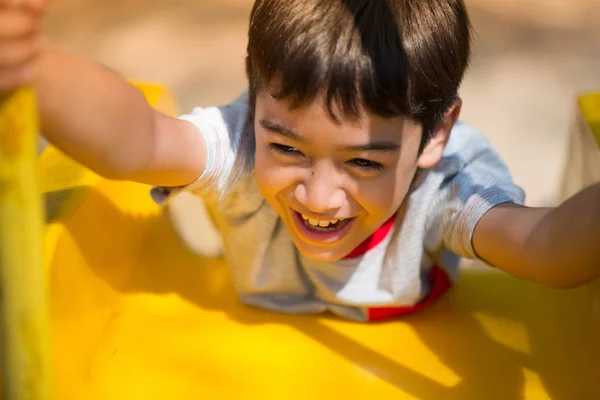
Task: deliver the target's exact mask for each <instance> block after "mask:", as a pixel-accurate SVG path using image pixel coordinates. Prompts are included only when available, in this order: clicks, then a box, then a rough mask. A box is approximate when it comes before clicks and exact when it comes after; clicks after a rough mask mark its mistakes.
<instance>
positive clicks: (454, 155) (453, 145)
mask: <svg viewBox="0 0 600 400" xmlns="http://www.w3.org/2000/svg"><path fill="white" fill-rule="evenodd" d="M475 165H477V166H478V168H490V167H492V168H498V169H501V170H502V171H503V172H508V168H507V166H506V164H505V163H504V160H503V159H502V157H501V156H500V154H498V152H497V151H496V150H495V149H494V147H493V146H492V143H491V142H490V141H489V140H488V139H487V137H485V135H484V134H483V133H481V132H480V131H479V130H477V129H475V128H474V127H472V126H470V125H468V124H466V123H464V122H460V121H459V122H457V123H456V125H455V126H454V128H452V133H451V135H450V139H449V140H448V144H447V145H446V148H445V149H444V153H443V156H442V159H441V160H440V162H439V163H438V165H437V166H436V169H437V170H438V171H443V170H446V172H455V173H458V172H460V171H461V170H463V169H464V168H466V167H467V166H471V167H474V166H475Z"/></svg>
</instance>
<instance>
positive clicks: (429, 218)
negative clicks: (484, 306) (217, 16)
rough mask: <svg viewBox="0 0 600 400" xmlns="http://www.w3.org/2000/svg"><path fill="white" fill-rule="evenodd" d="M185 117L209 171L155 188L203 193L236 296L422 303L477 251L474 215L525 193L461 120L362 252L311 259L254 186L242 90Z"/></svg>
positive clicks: (359, 310) (259, 302)
mask: <svg viewBox="0 0 600 400" xmlns="http://www.w3.org/2000/svg"><path fill="white" fill-rule="evenodd" d="M181 118H182V119H185V120H187V121H190V122H192V123H193V124H195V125H196V126H197V127H198V128H199V130H200V132H202V133H203V134H204V137H205V140H206V143H207V147H208V160H207V165H206V168H205V171H204V173H203V175H202V176H201V177H200V178H199V179H198V181H196V182H195V183H193V184H191V185H189V186H187V187H184V188H176V189H174V188H155V189H154V191H153V195H154V198H155V199H156V200H157V201H158V202H160V203H162V202H164V201H165V200H166V198H167V196H168V195H170V194H174V193H177V192H179V191H182V190H185V191H191V192H193V193H196V194H198V195H201V196H202V197H203V199H204V201H205V202H206V204H207V205H208V207H209V209H210V212H211V214H212V215H213V217H214V219H215V222H216V225H217V227H218V229H219V230H220V232H221V234H222V238H223V245H224V254H225V257H226V258H227V261H228V264H229V266H230V268H231V273H232V276H233V281H234V284H235V287H236V289H237V292H238V293H239V295H240V298H241V300H242V301H244V302H246V303H248V304H251V305H255V306H259V307H264V308H268V309H271V310H276V311H281V312H291V313H315V312H325V311H331V312H333V313H335V314H338V315H341V316H343V317H347V318H351V319H354V320H360V321H367V320H374V319H381V318H385V317H391V316H396V315H401V314H404V313H406V312H410V311H411V310H415V309H418V308H419V305H423V304H424V303H428V302H429V301H430V300H432V297H437V296H438V295H439V294H440V293H441V292H443V290H444V289H445V287H447V286H448V283H449V282H451V281H453V280H455V279H456V276H457V273H458V264H459V260H460V257H461V256H462V257H469V258H476V257H477V256H476V254H475V252H474V250H473V246H472V243H471V240H472V235H473V231H474V229H475V226H476V224H477V223H478V221H479V220H480V218H481V217H482V216H483V215H484V214H485V213H486V212H487V211H488V210H489V209H491V208H492V207H494V206H497V205H499V204H502V203H507V202H513V203H517V204H523V201H524V197H525V195H524V192H523V190H522V189H521V188H519V187H518V186H516V185H515V184H514V183H513V181H512V178H511V175H510V173H509V171H508V169H507V167H506V165H505V164H504V162H503V161H502V160H501V158H500V157H499V155H498V154H497V153H496V152H495V151H494V150H493V149H492V147H491V145H490V143H489V142H488V141H487V140H486V139H485V138H484V137H483V136H482V135H481V134H480V133H479V132H477V131H476V130H474V129H473V128H471V127H469V126H467V125H465V124H463V123H460V122H459V123H457V124H456V126H455V127H454V128H453V130H452V134H451V137H450V140H449V143H448V145H447V147H446V149H445V151H444V154H443V157H442V159H441V160H440V162H439V163H438V164H437V165H436V166H434V167H433V168H431V169H429V170H420V171H418V172H417V176H416V177H415V180H414V182H413V184H412V186H411V189H410V191H409V193H408V195H407V197H406V199H405V200H404V202H403V204H402V205H401V207H400V210H399V211H398V213H397V214H396V216H395V217H394V220H393V221H390V223H389V224H387V225H386V226H385V227H384V228H381V229H380V231H378V236H379V237H378V238H376V240H372V238H371V241H372V244H371V245H370V246H367V247H369V249H368V250H367V251H366V252H364V254H361V253H363V252H358V253H359V254H358V255H357V256H355V257H352V258H345V259H342V260H339V261H336V262H323V261H314V260H310V259H308V258H306V257H304V256H303V255H302V254H301V253H300V252H299V251H298V250H297V249H296V247H295V246H294V243H293V242H292V239H291V237H290V235H289V233H288V231H287V229H286V227H285V225H284V224H283V222H282V221H281V219H280V218H279V216H278V215H277V213H276V212H275V210H273V209H272V208H271V207H270V206H269V204H268V203H267V202H266V200H265V199H264V198H263V197H262V195H261V194H260V192H259V190H258V188H257V186H256V180H255V176H254V173H253V170H254V169H253V166H254V149H255V146H254V131H253V127H252V125H251V124H250V123H249V122H248V100H247V96H246V95H244V96H242V97H240V98H239V99H238V100H237V101H235V102H234V103H233V104H230V105H227V106H222V107H210V108H204V109H202V108H196V109H194V110H193V112H192V113H191V114H189V115H184V116H182V117H181ZM382 230H383V233H382ZM373 243H375V245H373Z"/></svg>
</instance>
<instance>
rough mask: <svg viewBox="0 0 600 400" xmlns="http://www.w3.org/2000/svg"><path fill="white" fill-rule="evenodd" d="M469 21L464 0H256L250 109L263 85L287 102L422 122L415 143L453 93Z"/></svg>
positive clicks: (464, 60) (350, 115)
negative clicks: (321, 100) (318, 102)
mask: <svg viewBox="0 0 600 400" xmlns="http://www.w3.org/2000/svg"><path fill="white" fill-rule="evenodd" d="M470 53H471V29H470V22H469V17H468V14H467V11H466V8H465V5H464V3H463V0H257V1H256V2H255V4H254V8H253V10H252V14H251V17H250V30H249V42H248V56H247V59H246V70H247V74H248V79H249V86H250V87H249V96H250V110H251V116H253V112H254V105H255V101H256V93H257V91H259V90H263V89H267V90H269V91H270V92H271V94H272V95H273V96H275V97H276V98H289V99H291V101H292V105H293V106H294V107H297V106H303V105H307V104H310V103H311V102H312V101H313V100H315V98H316V97H317V96H319V95H324V96H325V99H326V104H327V106H328V109H329V113H330V114H331V116H332V117H333V118H334V119H339V117H338V116H337V115H336V110H338V111H339V112H341V114H342V116H343V117H344V118H347V119H350V120H353V119H356V118H358V117H359V116H360V114H361V110H363V109H364V110H367V111H368V112H371V113H373V114H376V115H379V116H382V117H388V118H389V117H397V116H406V117H409V118H411V119H413V120H415V121H417V122H419V123H420V124H421V125H422V126H423V132H424V134H423V139H422V146H421V147H422V148H423V147H424V145H425V144H426V143H427V141H428V140H429V139H430V137H431V134H432V133H433V131H434V129H435V127H436V126H437V125H438V124H439V123H440V122H441V120H442V118H443V116H444V113H445V112H446V111H447V110H448V109H449V107H450V106H451V105H452V103H453V102H454V101H455V100H456V98H457V96H458V88H459V86H460V83H461V81H462V79H463V76H464V73H465V70H466V68H467V66H468V63H469V58H470Z"/></svg>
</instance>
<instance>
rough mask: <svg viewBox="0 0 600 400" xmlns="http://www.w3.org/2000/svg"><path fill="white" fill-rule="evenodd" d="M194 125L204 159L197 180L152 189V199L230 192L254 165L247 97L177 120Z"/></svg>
mask: <svg viewBox="0 0 600 400" xmlns="http://www.w3.org/2000/svg"><path fill="white" fill-rule="evenodd" d="M179 118H180V119H182V120H186V121H189V122H191V123H192V124H194V125H195V126H196V127H197V128H198V130H199V132H200V133H201V134H202V135H203V137H204V140H205V141H206V149H207V160H206V166H205V168H204V171H203V173H202V175H201V176H200V177H198V179H197V180H196V181H194V182H193V183H191V184H190V185H187V186H184V187H177V188H165V187H155V188H153V189H152V197H153V199H154V200H155V201H156V202H157V203H159V204H162V203H164V202H165V201H166V200H167V199H168V198H169V197H170V196H173V195H175V194H177V193H179V192H181V191H192V192H202V193H216V194H218V195H219V196H222V195H223V194H225V193H226V192H228V191H229V190H231V189H232V187H233V186H234V185H235V184H236V183H237V182H239V181H240V180H241V179H242V178H243V177H244V176H245V175H246V174H247V173H248V172H250V171H251V169H252V166H253V163H254V135H253V134H252V127H251V126H250V124H249V121H248V98H247V96H246V95H243V96H241V97H240V98H239V99H237V100H236V101H235V102H234V103H232V104H230V105H226V106H221V107H209V108H195V109H194V110H193V111H192V113H190V114H186V115H182V116H181V117H179Z"/></svg>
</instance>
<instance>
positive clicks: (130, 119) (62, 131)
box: [35, 48, 155, 178]
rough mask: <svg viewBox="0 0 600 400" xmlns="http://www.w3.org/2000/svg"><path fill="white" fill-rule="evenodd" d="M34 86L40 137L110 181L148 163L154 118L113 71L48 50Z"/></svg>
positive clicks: (135, 91) (129, 86) (45, 52)
mask: <svg viewBox="0 0 600 400" xmlns="http://www.w3.org/2000/svg"><path fill="white" fill-rule="evenodd" d="M35 87H36V90H37V94H38V95H37V97H38V108H39V112H40V122H41V126H42V132H43V135H44V136H45V137H46V138H47V139H48V140H49V141H50V142H51V143H52V144H54V145H55V146H56V147H58V148H59V149H61V150H62V151H64V152H65V153H66V154H67V155H69V156H70V157H72V158H74V159H75V160H77V161H79V162H81V163H82V164H84V165H86V166H87V167H89V168H91V169H93V170H95V171H96V172H98V173H100V174H103V175H105V176H108V177H111V178H123V177H126V175H127V171H132V172H134V171H135V170H136V169H138V168H139V166H141V165H144V164H148V165H149V164H150V161H151V160H149V159H148V158H150V157H152V154H153V150H152V146H153V145H154V143H153V140H152V139H153V138H152V132H154V124H155V116H154V111H153V110H152V108H151V107H150V106H149V105H148V103H147V102H146V100H145V98H144V96H143V94H142V93H141V92H140V91H139V90H138V89H136V88H135V87H133V86H132V85H130V84H128V83H127V82H126V81H124V80H123V79H120V78H119V77H118V76H116V75H114V74H113V73H111V72H109V71H107V70H105V69H103V68H102V67H100V66H97V65H94V64H93V63H91V62H88V61H86V60H84V59H81V58H78V57H76V56H73V55H71V54H68V53H65V52H62V51H59V50H56V49H52V48H48V49H47V50H45V51H44V53H43V54H42V56H41V58H40V62H39V64H38V69H37V74H36V80H35Z"/></svg>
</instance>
